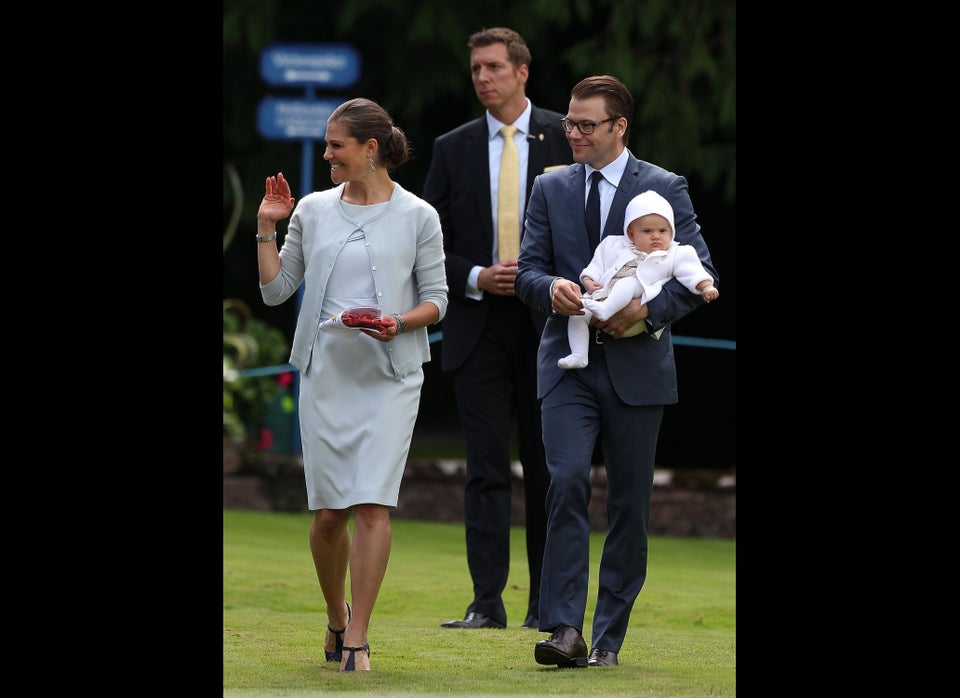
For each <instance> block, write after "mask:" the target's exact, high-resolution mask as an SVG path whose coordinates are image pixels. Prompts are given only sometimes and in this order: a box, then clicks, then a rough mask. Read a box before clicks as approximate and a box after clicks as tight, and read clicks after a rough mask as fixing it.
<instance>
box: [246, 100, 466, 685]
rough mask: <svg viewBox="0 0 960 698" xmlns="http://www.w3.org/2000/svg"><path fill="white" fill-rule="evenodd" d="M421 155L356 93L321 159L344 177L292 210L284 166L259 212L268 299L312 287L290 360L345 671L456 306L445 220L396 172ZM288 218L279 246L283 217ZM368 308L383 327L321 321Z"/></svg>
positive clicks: (363, 666) (330, 641) (329, 607)
mask: <svg viewBox="0 0 960 698" xmlns="http://www.w3.org/2000/svg"><path fill="white" fill-rule="evenodd" d="M409 153H410V150H409V144H408V143H407V139H406V136H405V135H404V133H403V131H401V130H400V129H399V128H397V127H396V126H394V125H393V122H392V120H391V119H390V116H389V114H387V112H386V111H384V110H383V108H382V107H380V106H379V105H378V104H376V103H375V102H372V101H370V100H367V99H362V98H360V99H352V100H349V101H347V102H345V103H343V104H341V105H340V106H339V107H337V109H336V110H334V112H333V113H332V114H331V115H330V118H329V119H328V120H327V132H326V149H325V150H324V154H323V158H324V160H326V161H327V162H328V163H329V164H330V178H331V179H332V181H333V183H334V185H335V186H334V187H333V188H331V189H327V190H324V191H320V192H312V193H310V194H308V195H306V196H304V197H303V199H301V201H300V202H299V203H298V204H297V205H296V207H294V198H293V197H292V196H291V195H290V185H289V183H288V182H287V180H286V178H285V177H284V176H283V173H278V174H277V175H276V176H275V177H274V176H271V177H267V179H266V192H265V194H264V197H263V201H262V202H261V204H260V209H259V211H258V213H257V233H258V234H257V243H258V244H257V248H258V253H257V257H258V265H259V272H260V291H261V294H262V297H263V301H264V303H266V304H267V305H278V304H280V303H283V302H284V301H286V300H288V299H289V298H290V297H291V296H293V295H294V294H295V293H296V292H297V289H298V288H299V287H300V286H301V284H304V293H303V296H302V298H301V305H300V311H299V314H298V317H297V325H296V329H295V331H294V337H293V345H292V348H291V353H290V363H291V364H293V365H294V366H295V367H297V368H298V369H299V370H300V372H301V381H300V402H299V410H300V434H301V443H302V447H303V468H304V478H305V481H306V487H307V503H308V507H309V509H310V510H311V511H313V520H312V522H311V525H310V550H311V553H312V555H313V562H314V567H315V568H316V573H317V579H318V581H319V582H320V588H321V590H322V592H323V597H324V600H325V602H326V612H327V635H326V638H325V640H324V653H325V656H326V660H327V661H337V662H340V670H341V671H355V670H369V669H370V645H369V642H368V637H367V634H368V627H369V623H370V617H371V615H372V613H373V607H374V604H375V603H376V600H377V595H378V594H379V591H380V585H381V583H382V581H383V578H384V575H385V573H386V568H387V561H388V559H389V557H390V544H391V530H390V512H391V511H392V510H393V509H394V508H395V507H396V505H397V498H398V495H399V491H400V480H401V477H402V476H403V470H404V467H405V465H406V460H407V454H408V452H409V450H410V440H411V438H412V436H413V426H414V423H415V422H416V418H417V411H418V409H419V405H420V392H421V388H422V386H423V364H424V363H425V362H427V361H429V360H430V344H429V340H428V338H427V327H428V326H429V325H432V324H434V323H436V322H439V321H440V320H441V319H442V318H443V316H444V314H445V313H446V308H447V281H446V276H445V272H444V266H443V259H444V257H443V238H442V235H441V231H440V218H439V216H438V215H437V212H436V210H435V209H434V208H433V207H432V206H430V205H429V204H428V203H426V202H425V201H423V200H422V199H420V198H419V197H417V196H415V195H414V194H412V193H411V192H408V191H406V190H405V189H403V187H401V186H400V185H399V184H397V183H396V182H394V181H393V180H392V179H391V178H390V175H389V170H390V169H393V168H396V167H399V166H400V165H401V164H403V163H404V162H406V160H407V159H408V157H409ZM291 212H292V215H291ZM287 216H290V223H289V225H288V227H287V235H286V237H285V238H284V240H283V245H282V247H281V248H280V249H279V251H278V249H277V243H276V242H275V240H276V227H275V226H276V223H277V222H278V221H280V220H282V219H284V218H286V217H287ZM370 305H375V306H379V307H380V308H381V309H382V311H383V319H384V321H385V323H384V324H385V325H386V326H385V327H384V329H383V332H382V333H378V332H374V331H370V330H365V329H359V330H357V329H343V328H340V329H333V330H328V329H321V327H320V325H321V323H322V322H323V321H324V320H328V319H330V318H332V317H335V316H336V315H337V314H338V313H340V312H341V311H343V310H346V309H347V308H350V307H353V306H370ZM351 514H352V515H353V522H354V526H353V533H352V535H351V531H350V529H349V526H348V524H349V521H350V518H351ZM348 570H349V573H350V591H351V601H352V603H348V602H347V600H346V578H347V572H348Z"/></svg>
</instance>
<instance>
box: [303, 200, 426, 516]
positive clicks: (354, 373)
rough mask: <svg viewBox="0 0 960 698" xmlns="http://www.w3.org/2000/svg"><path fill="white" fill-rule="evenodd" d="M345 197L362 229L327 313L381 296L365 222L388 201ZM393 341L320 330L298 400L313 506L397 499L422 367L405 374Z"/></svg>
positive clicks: (341, 260) (336, 275)
mask: <svg viewBox="0 0 960 698" xmlns="http://www.w3.org/2000/svg"><path fill="white" fill-rule="evenodd" d="M341 204H342V206H343V210H344V211H345V213H346V215H347V217H348V218H351V219H352V220H353V221H354V222H355V223H356V226H357V230H355V231H354V232H353V234H352V235H351V236H350V238H349V240H348V241H347V244H345V245H344V246H343V248H342V250H341V252H340V254H339V255H338V257H337V259H336V263H335V265H334V270H333V272H332V274H331V276H330V280H329V282H328V284H327V289H326V295H325V297H324V299H323V305H322V310H321V317H322V318H323V319H329V318H331V317H334V316H335V315H336V314H337V313H339V312H340V311H342V310H345V309H346V308H349V307H351V306H354V305H374V304H376V303H377V295H376V288H375V286H374V280H373V274H372V273H371V272H370V266H371V262H370V257H369V255H368V253H367V241H366V237H365V235H364V233H363V224H364V223H365V222H366V221H368V220H370V219H372V218H374V217H375V216H377V215H379V214H380V212H381V211H382V209H383V207H385V206H387V203H386V202H385V203H382V204H373V205H371V206H356V205H352V204H346V203H343V202H341ZM306 292H307V293H309V288H308V289H307V290H306ZM388 346H389V344H385V343H383V342H379V341H377V340H376V339H373V338H372V337H368V336H367V335H365V334H363V333H362V332H347V331H345V330H336V331H333V332H327V331H321V332H318V333H317V338H316V344H315V346H314V350H313V359H312V361H311V362H310V365H309V366H308V368H307V370H306V372H305V373H304V374H303V375H302V377H301V383H300V403H299V407H300V424H301V444H302V448H303V469H304V477H305V480H306V485H307V505H308V508H309V509H310V510H315V509H345V508H347V507H350V506H353V505H355V504H361V503H375V504H383V505H385V506H389V507H396V506H397V498H398V497H399V494H400V481H401V478H402V477H403V470H404V467H405V466H406V462H407V454H408V453H409V451H410V440H411V438H412V436H413V427H414V423H415V422H416V419H417V412H418V410H419V405H420V392H421V388H422V386H423V369H422V367H421V369H420V370H419V371H415V372H413V373H411V374H409V375H407V376H405V377H404V378H401V379H399V380H398V379H397V378H396V377H395V375H394V371H393V369H392V367H391V364H390V360H389V356H388Z"/></svg>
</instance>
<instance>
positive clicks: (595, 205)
mask: <svg viewBox="0 0 960 698" xmlns="http://www.w3.org/2000/svg"><path fill="white" fill-rule="evenodd" d="M601 179H603V175H602V174H600V170H595V171H594V173H593V174H592V175H591V180H592V181H591V182H590V193H589V194H588V195H587V210H586V212H585V215H586V220H587V238H588V239H589V240H590V252H591V254H592V253H593V251H594V250H595V249H597V245H599V244H600V180H601Z"/></svg>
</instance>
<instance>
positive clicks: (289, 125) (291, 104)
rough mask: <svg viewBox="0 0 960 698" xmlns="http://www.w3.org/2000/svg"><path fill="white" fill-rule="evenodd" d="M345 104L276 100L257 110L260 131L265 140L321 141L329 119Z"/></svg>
mask: <svg viewBox="0 0 960 698" xmlns="http://www.w3.org/2000/svg"><path fill="white" fill-rule="evenodd" d="M341 104H343V100H342V99H339V100H337V99H273V98H270V97H268V98H267V99H264V100H263V101H262V102H260V106H259V107H258V108H257V130H259V131H260V135H262V136H264V137H265V138H289V139H295V140H304V139H314V140H321V139H322V138H323V137H324V135H326V133H327V119H329V118H330V115H331V114H332V113H333V110H334V109H336V108H337V107H339V106H340V105H341Z"/></svg>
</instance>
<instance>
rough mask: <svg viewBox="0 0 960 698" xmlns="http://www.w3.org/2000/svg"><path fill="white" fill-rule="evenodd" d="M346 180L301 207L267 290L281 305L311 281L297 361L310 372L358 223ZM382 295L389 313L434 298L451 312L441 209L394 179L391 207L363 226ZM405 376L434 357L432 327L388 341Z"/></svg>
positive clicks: (296, 340)
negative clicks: (345, 195)
mask: <svg viewBox="0 0 960 698" xmlns="http://www.w3.org/2000/svg"><path fill="white" fill-rule="evenodd" d="M343 187H344V185H343V184H340V185H338V186H336V187H334V188H333V189H327V190H325V191H320V192H313V193H311V194H307V195H306V196H304V197H303V198H302V199H301V200H300V202H299V203H298V204H297V205H296V207H295V208H294V210H293V215H292V216H291V217H290V224H289V225H288V226H287V236H286V238H285V239H284V241H283V247H281V248H280V273H279V274H277V276H276V277H275V278H274V279H273V280H272V281H270V282H269V283H267V284H260V294H261V295H262V297H263V302H264V303H266V304H267V305H279V304H280V303H283V302H284V301H286V300H287V299H288V298H290V296H292V295H293V294H294V293H295V292H296V290H297V288H298V287H299V286H300V284H301V282H306V286H305V287H304V293H303V298H302V299H301V305H300V313H299V315H298V317H297V327H296V330H295V331H294V335H293V346H292V348H291V351H290V363H291V364H293V365H294V366H296V367H297V368H298V369H300V371H301V372H305V371H306V370H307V367H308V366H309V365H310V359H311V356H312V354H313V346H314V343H315V341H316V338H317V332H319V331H320V330H319V325H320V321H321V320H326V319H328V318H321V317H320V308H321V306H322V305H323V298H324V294H325V292H326V288H327V282H328V281H329V280H330V272H331V271H332V270H333V264H334V262H335V261H336V258H337V254H338V253H339V252H340V250H341V249H342V248H343V245H344V244H345V243H346V241H347V238H348V237H349V236H350V234H351V233H353V231H355V230H356V229H357V228H356V226H355V225H354V224H353V223H351V222H350V220H348V219H347V218H346V217H345V216H344V214H343V208H342V207H341V206H340V194H341V192H342V191H343ZM363 231H364V233H365V235H366V241H367V251H368V252H369V254H370V268H371V271H372V273H373V281H374V286H375V288H376V291H377V302H378V304H379V305H380V306H382V307H383V312H384V314H389V313H405V312H407V311H408V310H411V309H413V308H415V307H416V306H418V305H420V303H422V302H423V301H430V302H431V303H433V304H434V305H436V306H437V308H438V309H439V311H440V319H443V316H444V315H446V312H447V277H446V272H445V271H444V266H443V258H444V255H443V235H442V233H441V229H440V216H439V215H438V214H437V211H436V209H434V208H433V206H431V205H430V204H428V203H427V202H426V201H424V200H423V199H421V198H419V197H418V196H416V195H415V194H412V193H411V192H408V191H406V190H405V189H403V188H402V187H401V186H400V185H399V184H396V183H394V188H393V194H392V195H391V197H390V201H389V203H388V204H387V206H386V207H385V209H384V211H383V212H382V213H381V214H380V215H379V216H377V217H376V218H374V219H372V220H370V221H368V222H367V223H365V224H364V225H363ZM385 347H386V348H387V350H388V353H389V356H390V362H391V364H392V365H393V373H394V375H395V376H396V378H397V379H398V380H399V379H400V378H403V377H404V376H406V375H409V374H410V373H413V372H414V371H417V370H419V369H420V368H421V367H422V365H423V364H424V363H426V362H427V361H429V360H430V342H429V340H428V338H427V328H425V327H421V328H418V329H415V330H408V331H406V332H404V333H403V334H401V335H400V336H398V337H397V338H396V339H394V340H393V341H392V342H390V343H388V344H386V345H385Z"/></svg>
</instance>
